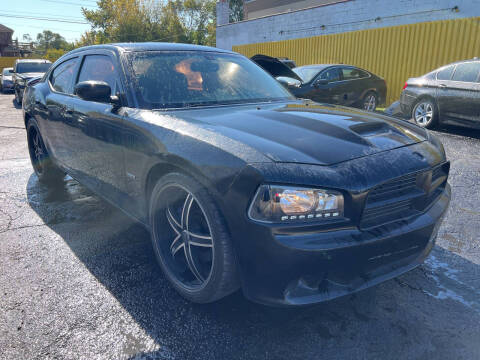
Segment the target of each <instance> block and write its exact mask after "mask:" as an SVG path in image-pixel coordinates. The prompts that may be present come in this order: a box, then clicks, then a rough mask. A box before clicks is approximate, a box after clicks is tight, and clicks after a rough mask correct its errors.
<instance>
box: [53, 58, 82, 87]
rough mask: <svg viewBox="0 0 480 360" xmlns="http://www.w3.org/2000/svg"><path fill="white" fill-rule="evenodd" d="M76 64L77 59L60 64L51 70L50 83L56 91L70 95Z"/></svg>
mask: <svg viewBox="0 0 480 360" xmlns="http://www.w3.org/2000/svg"><path fill="white" fill-rule="evenodd" d="M76 64H77V58H74V59H70V60H67V61H65V62H63V63H61V64H60V65H59V66H57V67H56V68H55V70H53V72H52V75H51V76H50V83H51V84H52V86H53V88H54V89H55V90H56V91H58V92H62V93H67V94H71V93H72V91H71V86H70V85H71V84H72V79H73V72H74V70H75V65H76Z"/></svg>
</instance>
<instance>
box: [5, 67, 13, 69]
mask: <svg viewBox="0 0 480 360" xmlns="http://www.w3.org/2000/svg"><path fill="white" fill-rule="evenodd" d="M3 70H13V67H7V68H3Z"/></svg>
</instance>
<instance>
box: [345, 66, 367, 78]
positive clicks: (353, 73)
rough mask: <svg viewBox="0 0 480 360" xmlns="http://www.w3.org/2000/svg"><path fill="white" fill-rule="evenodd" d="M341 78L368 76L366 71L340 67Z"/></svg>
mask: <svg viewBox="0 0 480 360" xmlns="http://www.w3.org/2000/svg"><path fill="white" fill-rule="evenodd" d="M342 75H343V80H355V79H362V78H366V77H368V73H367V72H365V71H363V70H360V69H357V68H342Z"/></svg>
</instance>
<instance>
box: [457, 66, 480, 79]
mask: <svg viewBox="0 0 480 360" xmlns="http://www.w3.org/2000/svg"><path fill="white" fill-rule="evenodd" d="M479 71H480V63H476V62H471V63H465V64H458V65H457V68H456V69H455V73H454V74H453V78H452V80H453V81H465V82H476V81H477V78H478V72H479Z"/></svg>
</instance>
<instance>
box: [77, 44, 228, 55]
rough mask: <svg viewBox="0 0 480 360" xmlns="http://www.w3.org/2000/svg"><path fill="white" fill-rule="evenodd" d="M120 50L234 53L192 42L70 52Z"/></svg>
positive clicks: (79, 49) (93, 48)
mask: <svg viewBox="0 0 480 360" xmlns="http://www.w3.org/2000/svg"><path fill="white" fill-rule="evenodd" d="M96 49H99V50H100V49H106V50H117V51H118V50H120V51H165V50H177V51H214V52H222V53H228V54H235V53H234V52H233V51H228V50H223V49H218V48H215V47H211V46H202V45H192V44H180V43H162V42H142V43H113V44H102V45H91V46H84V47H81V48H78V49H75V50H73V51H71V52H70V54H71V53H76V52H79V51H85V50H96Z"/></svg>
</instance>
